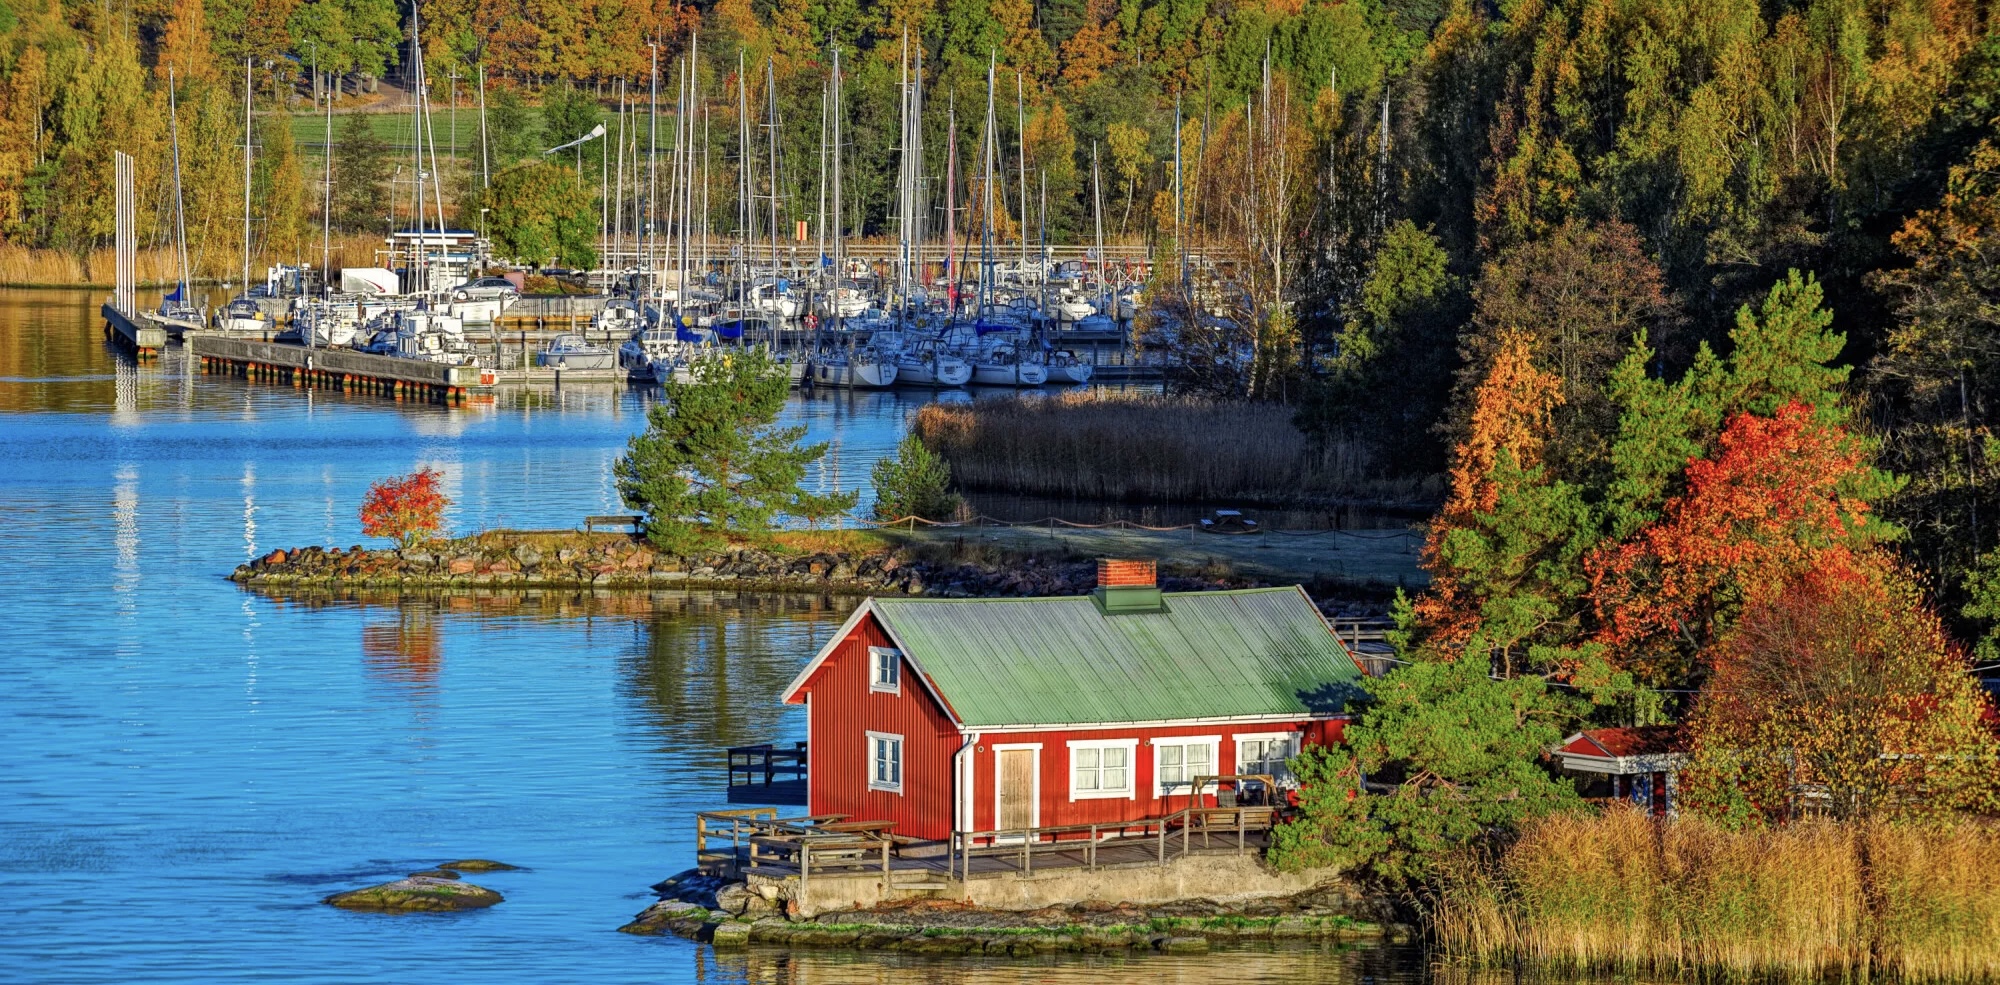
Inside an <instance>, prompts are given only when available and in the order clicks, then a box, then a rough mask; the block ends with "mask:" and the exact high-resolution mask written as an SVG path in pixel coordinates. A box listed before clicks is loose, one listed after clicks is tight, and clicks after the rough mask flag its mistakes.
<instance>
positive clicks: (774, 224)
mask: <svg viewBox="0 0 2000 985" xmlns="http://www.w3.org/2000/svg"><path fill="white" fill-rule="evenodd" d="M833 60H834V65H835V68H834V75H835V77H838V76H839V74H840V69H839V64H840V49H838V48H835V49H834V54H833ZM835 84H836V85H838V83H835ZM836 91H837V90H836ZM764 95H765V96H766V97H767V99H768V101H769V103H770V107H771V109H770V113H769V116H770V128H771V136H770V139H769V140H767V141H766V142H765V143H766V144H767V145H768V146H769V148H770V151H771V171H770V179H771V303H772V305H773V306H775V305H776V304H777V301H778V284H777V278H778V74H777V70H776V69H775V68H774V67H773V66H772V63H771V57H770V56H769V55H766V56H764ZM833 133H834V139H833V142H834V143H835V144H839V143H840V118H839V117H838V116H835V117H834V122H833ZM838 155H839V151H838V150H836V151H835V158H834V162H833V165H834V170H833V174H834V189H833V199H834V209H835V211H836V214H838V210H839V208H840V184H839V182H840V159H839V156H838ZM839 233H840V227H839V225H838V224H837V223H836V224H835V226H834V236H835V239H834V243H835V244H836V246H835V250H836V251H837V250H838V249H839V246H838V243H839V242H840V240H839ZM774 310H775V307H774Z"/></svg>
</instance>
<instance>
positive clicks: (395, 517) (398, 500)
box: [361, 468, 451, 550]
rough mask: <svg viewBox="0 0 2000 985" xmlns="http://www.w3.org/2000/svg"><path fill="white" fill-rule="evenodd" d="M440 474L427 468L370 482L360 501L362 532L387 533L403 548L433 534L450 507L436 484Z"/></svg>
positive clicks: (377, 534) (382, 535)
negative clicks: (370, 484)
mask: <svg viewBox="0 0 2000 985" xmlns="http://www.w3.org/2000/svg"><path fill="white" fill-rule="evenodd" d="M441 478H442V476H441V475H440V474H439V473H438V472H437V470H435V469H428V468H426V469H418V470H417V471H415V472H412V473H410V474H409V475H406V476H401V477H398V478H394V479H383V480H382V481H380V482H377V483H375V484H374V485H372V486H369V487H368V495H367V496H366V497H365V498H364V499H362V501H361V532H362V533H364V534H366V535H368V536H370V537H387V538H389V539H391V540H394V541H395V542H396V546H397V547H398V548H401V549H403V550H408V549H409V548H411V547H412V546H415V545H416V544H419V543H422V542H423V541H426V540H430V539H432V538H434V537H436V536H437V535H438V534H439V532H440V531H442V530H443V529H444V511H445V510H447V509H450V508H451V498H450V497H448V496H446V495H445V494H444V492H443V491H442V490H440V489H439V488H438V480H439V479H441Z"/></svg>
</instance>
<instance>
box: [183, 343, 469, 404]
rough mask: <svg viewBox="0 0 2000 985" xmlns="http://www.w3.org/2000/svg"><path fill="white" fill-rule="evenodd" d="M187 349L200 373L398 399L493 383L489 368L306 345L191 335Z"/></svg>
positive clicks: (435, 398)
mask: <svg viewBox="0 0 2000 985" xmlns="http://www.w3.org/2000/svg"><path fill="white" fill-rule="evenodd" d="M187 349H188V356H189V358H191V359H194V360H197V361H198V362H199V363H200V366H201V371H202V372H204V373H223V374H228V375H233V376H239V377H243V378H245V379H252V380H259V381H264V382H270V383H277V384H280V385H283V384H290V385H292V386H294V387H311V388H314V389H327V390H341V391H344V392H352V393H373V394H379V395H382V396H391V397H395V398H396V399H398V400H421V401H427V402H430V403H458V402H460V401H463V400H465V399H466V397H467V396H468V395H469V394H470V393H471V392H472V391H475V390H479V389H482V388H485V387H490V386H492V385H493V382H494V379H493V371H492V370H482V369H481V368H479V367H478V366H448V365H445V364H443V363H434V362H427V361H425V360H421V359H401V358H398V357H395V356H380V355H375V354H373V353H368V352H355V351H353V350H351V349H308V348H305V347H303V346H297V345H288V344H285V343H280V342H260V341H257V340H255V339H236V338H228V337H226V336H220V335H194V336H191V337H190V338H188V340H187Z"/></svg>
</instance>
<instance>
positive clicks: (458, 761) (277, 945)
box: [0, 292, 1412, 983]
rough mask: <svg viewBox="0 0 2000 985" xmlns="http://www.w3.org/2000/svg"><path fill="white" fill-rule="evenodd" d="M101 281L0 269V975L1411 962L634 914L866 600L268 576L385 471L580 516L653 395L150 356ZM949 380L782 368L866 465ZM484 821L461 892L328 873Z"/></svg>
mask: <svg viewBox="0 0 2000 985" xmlns="http://www.w3.org/2000/svg"><path fill="white" fill-rule="evenodd" d="M95 304H96V300H95V299H94V298H87V297H85V296H83V295H81V294H75V293H37V294H25V293H19V292H16V293H12V294H0V447H4V448H5V454H4V459H0V545H4V547H0V603H4V605H5V610H6V611H5V618H4V619H3V620H0V916H4V919H0V981H35V982H99V981H102V982H114V981H115V982H121V983H130V982H141V981H144V982H153V981H202V982H211V981H226V980H242V979H265V980H276V981H300V982H353V981H388V980H409V979H412V978H418V977H421V978H432V977H450V978H453V979H458V980H466V981H589V982H592V983H613V982H628V981H630V982H683V981H722V982H733V981H755V982H850V981H851V982H869V983H879V982H884V981H934V980H950V981H963V982H983V981H1019V980H1027V979H1034V980H1051V981H1093V982H1094V981H1101V980H1102V979H1103V978H1104V976H1105V975H1106V974H1107V969H1110V972H1109V973H1111V974H1113V975H1114V976H1115V977H1117V978H1120V979H1125V980H1150V979H1153V978H1155V977H1163V978H1175V979H1183V980H1204V981H1205V980H1209V979H1213V978H1215V977H1217V976H1218V975H1221V974H1225V973H1226V974H1227V976H1228V977H1229V978H1230V979H1232V980H1235V981H1308V980H1351V979H1357V978H1372V977H1378V976H1387V977H1389V978H1392V979H1401V978H1405V977H1407V976H1408V975H1410V974H1411V973H1412V972H1411V970H1410V965H1409V959H1408V956H1407V955H1406V954H1403V953H1402V952H1397V951H1394V950H1392V949H1359V950H1346V951H1338V950H1317V949H1287V950H1276V951H1256V952H1247V953H1232V954H1217V955H1211V956H1206V957H1172V958H1168V957H1159V956H1141V957H1134V958H1131V959H1115V960H1114V959H1051V960H1049V961H1046V962H1040V963H1027V964H1022V963H1009V962H999V963H995V964H988V963H984V962H981V961H974V960H951V961H937V960H919V959H906V958H896V957H890V956H869V955H850V954H838V953H834V954H829V953H800V954H790V953H786V952H782V951H766V950H759V951H755V952H753V953H751V954H750V955H722V956H718V955H716V954H715V953H714V952H713V951H711V950H710V949H708V948H707V947H705V946H702V945H696V944H693V943H689V942H686V941H682V940H679V939H677V938H637V937H631V936H628V935H623V934H618V933H616V932H615V928H616V927H618V926H619V925H620V924H622V923H624V922H625V921H626V920H628V919H629V918H630V917H631V916H632V915H633V914H634V913H636V912H637V911H639V910H640V909H642V908H643V907H644V906H645V905H646V903H647V902H649V901H650V899H651V896H650V894H649V893H648V892H647V890H646V887H647V885H648V884H650V883H652V882H654V881H656V880H658V879H660V878H663V877H665V876H667V875H669V874H672V873H674V872H676V871H678V870H680V869H682V868H684V867H685V866H686V865H687V863H688V862H689V860H690V857H691V855H692V813H693V812H694V811H695V810H699V809H704V808H708V807H712V806H715V805H716V804H717V802H718V801H719V800H720V799H721V793H722V778H721V776H720V770H719V769H718V766H719V763H720V752H719V750H720V749H721V748H722V747H723V746H726V745H730V744H737V743H746V742H756V741H766V740H771V739H786V738H793V737H803V723H802V721H801V720H800V719H799V718H798V716H797V715H796V714H795V713H794V712H793V711H791V710H788V709H783V708H781V707H779V706H777V705H776V704H775V702H774V700H773V699H774V696H775V694H776V693H777V691H778V690H779V689H780V688H781V687H782V685H783V683H784V682H785V681H786V680H787V679H789V677H790V676H791V674H792V673H793V672H794V671H795V670H796V669H797V668H798V667H799V666H800V664H801V663H802V662H803V661H804V660H805V658H806V657H808V656H809V655H810V654H811V652H812V651H813V649H814V648H815V647H816V646H817V645H818V643H819V641H820V640H821V639H823V637H824V636H825V635H826V634H827V633H829V632H831V631H832V629H833V628H834V627H835V626H836V625H837V624H838V623H839V621H840V620H841V619H842V618H843V617H844V616H845V615H846V613H847V611H848V608H849V606H851V605H852V602H850V601H840V600H832V599H821V598H813V597H804V596H741V595H734V594H728V593H655V594H652V595H602V596H596V597H593V596H590V595H588V594H577V593H568V592H561V593H557V592H551V593H541V594H537V595H533V596H495V597H474V596H448V597H439V598H414V599H401V600H398V599H395V598H348V599H328V598H297V599H285V598H273V597H267V596H265V595H261V594H258V593H255V592H249V591H245V590H242V589H239V588H238V587H236V586H235V585H233V584H231V583H229V582H227V581H225V580H223V577H222V576H223V575H224V574H226V573H227V572H228V571H229V570H230V569H231V568H232V567H233V566H235V565H236V564H238V563H241V562H242V561H244V560H245V559H248V558H251V557H254V556H257V555H259V554H262V553H266V552H268V551H270V550H272V549H273V548H278V547H292V546H297V545H304V544H338V545H347V544H354V543H361V542H363V541H364V538H363V537H362V536H361V534H360V531H359V523H358V521H357V519H356V516H355V509H356V505H357V504H358V502H359V500H360V498H361V496H362V493H363V491H364V490H365V489H366V487H367V486H368V484H369V483H370V482H372V481H374V480H376V479H378V478H381V477H383V476H387V475H392V474H398V473H403V472H408V471H410V470H411V469H413V468H415V467H418V466H430V467H434V468H437V469H439V470H440V471H442V472H443V473H444V475H445V477H446V489H447V491H448V492H449V493H450V495H451V496H452V497H453V499H454V500H455V502H456V506H455V507H454V508H453V511H452V514H451V517H450V522H451V526H452V527H453V528H454V529H455V530H458V531H470V530H477V529H481V528H491V527H502V526H506V527H567V526H574V525H575V524H576V523H577V522H578V519H579V518H580V517H581V516H582V515H583V514H586V513H591V512H602V511H604V510H607V509H616V508H617V507H618V504H617V497H616V494H615V492H614V490H613V486H612V481H611V465H612V462H613V461H614V460H615V459H616V458H617V456H618V455H619V453H620V452H621V450H622V448H623V445H624V442H625V440H626V438H627V437H628V436H630V435H631V434H632V433H634V432H635V431H637V430H638V429H639V428H641V427H643V424H644V410H645V407H646V405H647V401H648V397H647V396H646V395H645V394H643V393H639V392H633V391H627V390H625V389H623V388H608V387H607V388H599V389H585V388H576V387H570V388H565V389H564V390H563V391H562V392H560V393H555V392H552V391H540V392H515V393H503V394H502V395H501V396H500V397H499V398H498V399H497V400H495V401H494V402H493V403H491V404H479V405H473V406H469V407H463V408H439V407H430V406H421V405H409V404H396V403H391V402H384V401H382V400H380V399H374V398H350V397H342V396H338V395H328V394H324V393H310V392H306V391H299V390H293V389H290V388H279V387H271V386H264V385H257V384H249V383H245V382H243V381H239V380H235V379H228V378H218V377H204V376H201V375H199V374H194V375H190V374H188V373H186V372H184V371H183V367H182V365H181V363H180V360H179V358H178V355H177V353H172V352H170V353H169V354H168V356H167V357H166V358H164V359H163V360H161V361H160V362H159V363H158V364H155V365H147V366H144V367H135V366H133V365H132V364H130V363H129V362H125V361H122V360H121V359H119V358H117V357H116V356H115V355H114V354H113V353H112V352H111V351H110V350H109V349H108V348H106V347H105V345H104V344H103V342H102V341H101V339H100V337H99V334H98V332H99V325H98V323H97V320H96V318H95V314H94V306H95ZM924 399H927V398H923V397H919V396H915V395H902V394H895V393H885V394H860V395H846V394H840V395H832V396H818V397H801V398H798V399H794V400H793V401H792V402H791V404H790V405H789V407H788V409H787V411H786V417H787V419H788V420H789V421H791V422H795V423H803V424H804V425H806V427H807V428H808V432H809V438H810V440H825V441H830V442H832V444H833V451H834V453H833V454H832V455H831V456H829V458H828V460H827V461H826V462H825V463H824V465H823V467H821V468H820V469H818V470H817V471H816V472H815V473H814V475H813V476H812V479H811V482H812V483H813V484H815V485H816V486H818V487H820V488H839V489H860V488H863V487H865V486H866V484H867V480H868V471H869V467H870V465H871V464H872V463H873V462H874V461H875V460H876V459H877V458H879V457H880V456H881V455H882V454H884V453H885V452H887V451H888V450H889V449H891V448H892V447H893V445H894V444H895V442H896V440H897V439H898V437H899V436H900V434H901V431H902V429H903V426H904V421H905V420H906V418H907V416H908V415H909V414H910V413H912V412H913V411H914V410H915V408H916V407H918V406H920V404H921V402H922V401H923V400H924ZM468 856H476V857H486V858H494V859H499V860H502V861H505V862H509V863H513V864H515V865H520V866H524V867H525V869H524V871H520V872H509V873H496V874H492V875H480V876H476V877H474V878H475V879H476V881H478V882H479V883H481V884H482V885H486V886H489V887H491V888H494V889H497V890H499V891H500V892H502V893H504V894H505V895H506V897H507V902H505V903H503V904H501V905H500V906H497V907H495V908H493V909H490V910H485V911H480V912H476V913H468V914H460V915H449V916H432V915H421V916H387V915H370V914H354V913H348V912H344V911H339V910H335V909H333V908H330V907H326V906H322V905H319V904H318V902H317V901H318V900H319V899H320V898H321V897H322V896H324V895H326V894H328V893H332V892H336V891H339V890H342V889H350V888H356V887H360V886H364V885H369V884H371V883H374V882H378V881H382V880H385V879H389V878H394V877H397V876H400V875H403V874H405V873H408V872H411V871H414V870H416V869H418V868H423V867H427V866H429V865H432V864H435V863H438V862H441V861H445V860H448V859H453V858H462V857H468Z"/></svg>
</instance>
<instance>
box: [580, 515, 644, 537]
mask: <svg viewBox="0 0 2000 985" xmlns="http://www.w3.org/2000/svg"><path fill="white" fill-rule="evenodd" d="M645 522H646V518H645V517H643V516H640V515H638V514H636V513H611V514H606V515H604V516H587V517H584V518H583V532H584V533H591V532H593V530H594V529H595V528H597V527H616V528H621V529H622V530H625V531H628V532H630V533H635V534H636V533H638V532H639V530H640V525H641V524H644V523H645Z"/></svg>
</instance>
